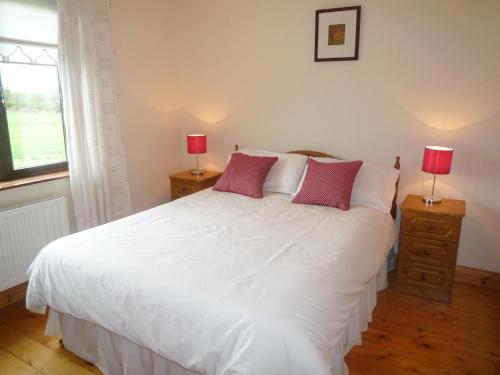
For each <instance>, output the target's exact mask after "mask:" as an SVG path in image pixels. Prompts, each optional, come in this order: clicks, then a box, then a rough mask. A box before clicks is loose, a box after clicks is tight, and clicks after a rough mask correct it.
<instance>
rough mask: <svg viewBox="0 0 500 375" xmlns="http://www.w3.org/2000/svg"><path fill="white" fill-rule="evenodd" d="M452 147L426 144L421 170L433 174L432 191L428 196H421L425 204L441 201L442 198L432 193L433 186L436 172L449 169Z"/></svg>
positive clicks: (439, 172)
mask: <svg viewBox="0 0 500 375" xmlns="http://www.w3.org/2000/svg"><path fill="white" fill-rule="evenodd" d="M452 157H453V149H452V148H448V147H441V146H427V147H426V148H425V151H424V160H423V161H422V170H423V171H424V172H427V173H433V174H434V180H433V182H432V193H431V195H430V196H426V197H423V198H422V200H423V201H424V202H425V203H426V204H437V203H441V201H442V199H441V198H439V197H436V196H435V195H434V186H435V185H436V175H437V174H449V173H450V169H451V159H452Z"/></svg>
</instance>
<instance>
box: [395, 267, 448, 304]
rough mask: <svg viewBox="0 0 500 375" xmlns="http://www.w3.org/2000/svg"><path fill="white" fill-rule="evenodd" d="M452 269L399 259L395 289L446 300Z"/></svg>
mask: <svg viewBox="0 0 500 375" xmlns="http://www.w3.org/2000/svg"><path fill="white" fill-rule="evenodd" d="M452 285H453V270H451V269H447V268H439V267H433V266H429V265H425V264H418V263H413V262H411V261H408V260H403V259H400V260H399V264H398V284H397V290H399V291H402V292H408V293H411V294H415V295H418V296H421V297H427V298H432V299H437V300H439V301H445V302H448V301H449V300H450V295H451V286H452Z"/></svg>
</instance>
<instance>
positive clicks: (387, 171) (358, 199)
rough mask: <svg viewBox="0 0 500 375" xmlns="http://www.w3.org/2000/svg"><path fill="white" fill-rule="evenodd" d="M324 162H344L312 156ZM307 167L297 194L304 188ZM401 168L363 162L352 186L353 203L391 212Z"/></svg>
mask: <svg viewBox="0 0 500 375" xmlns="http://www.w3.org/2000/svg"><path fill="white" fill-rule="evenodd" d="M311 159H314V160H316V161H319V162H322V163H342V162H344V161H346V160H339V159H334V158H319V157H318V158H311ZM306 173H307V167H306V168H305V170H304V174H303V176H302V178H301V180H300V183H299V186H298V188H297V191H296V192H295V194H297V193H298V192H299V191H300V189H301V188H302V184H303V183H304V178H305V175H306ZM398 177H399V170H397V169H395V168H392V167H388V166H385V165H381V164H376V163H369V162H363V165H362V166H361V168H360V170H359V172H358V174H357V175H356V179H355V180H354V186H353V187H352V194H351V204H357V205H360V206H368V207H373V208H377V209H379V210H382V211H384V212H387V213H390V212H391V208H392V199H393V198H394V193H395V190H396V181H397V180H398Z"/></svg>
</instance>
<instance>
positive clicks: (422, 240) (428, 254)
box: [396, 195, 465, 303]
mask: <svg viewBox="0 0 500 375" xmlns="http://www.w3.org/2000/svg"><path fill="white" fill-rule="evenodd" d="M464 216H465V202H464V201H462V200H456V199H443V201H442V203H440V204H434V205H426V204H425V203H424V202H422V197H421V196H420V195H408V196H407V197H406V199H405V200H404V202H403V204H402V205H401V227H400V236H399V251H398V265H397V281H396V290H398V291H401V292H405V293H409V294H413V295H416V296H420V297H426V298H430V299H434V300H437V301H441V302H448V303H449V302H450V300H451V289H452V287H453V278H454V275H455V265H456V262H457V252H458V243H459V240H460V228H461V226H462V218H463V217H464Z"/></svg>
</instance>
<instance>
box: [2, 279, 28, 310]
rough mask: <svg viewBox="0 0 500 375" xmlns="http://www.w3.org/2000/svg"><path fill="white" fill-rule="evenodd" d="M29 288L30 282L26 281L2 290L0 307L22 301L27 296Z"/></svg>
mask: <svg viewBox="0 0 500 375" xmlns="http://www.w3.org/2000/svg"><path fill="white" fill-rule="evenodd" d="M27 289H28V282H25V283H22V284H19V285H16V286H13V287H12V288H9V289H7V290H4V291H2V292H0V309H1V308H3V307H6V306H9V305H12V304H13V303H16V302H18V301H22V300H23V299H24V298H25V297H26V290H27Z"/></svg>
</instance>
